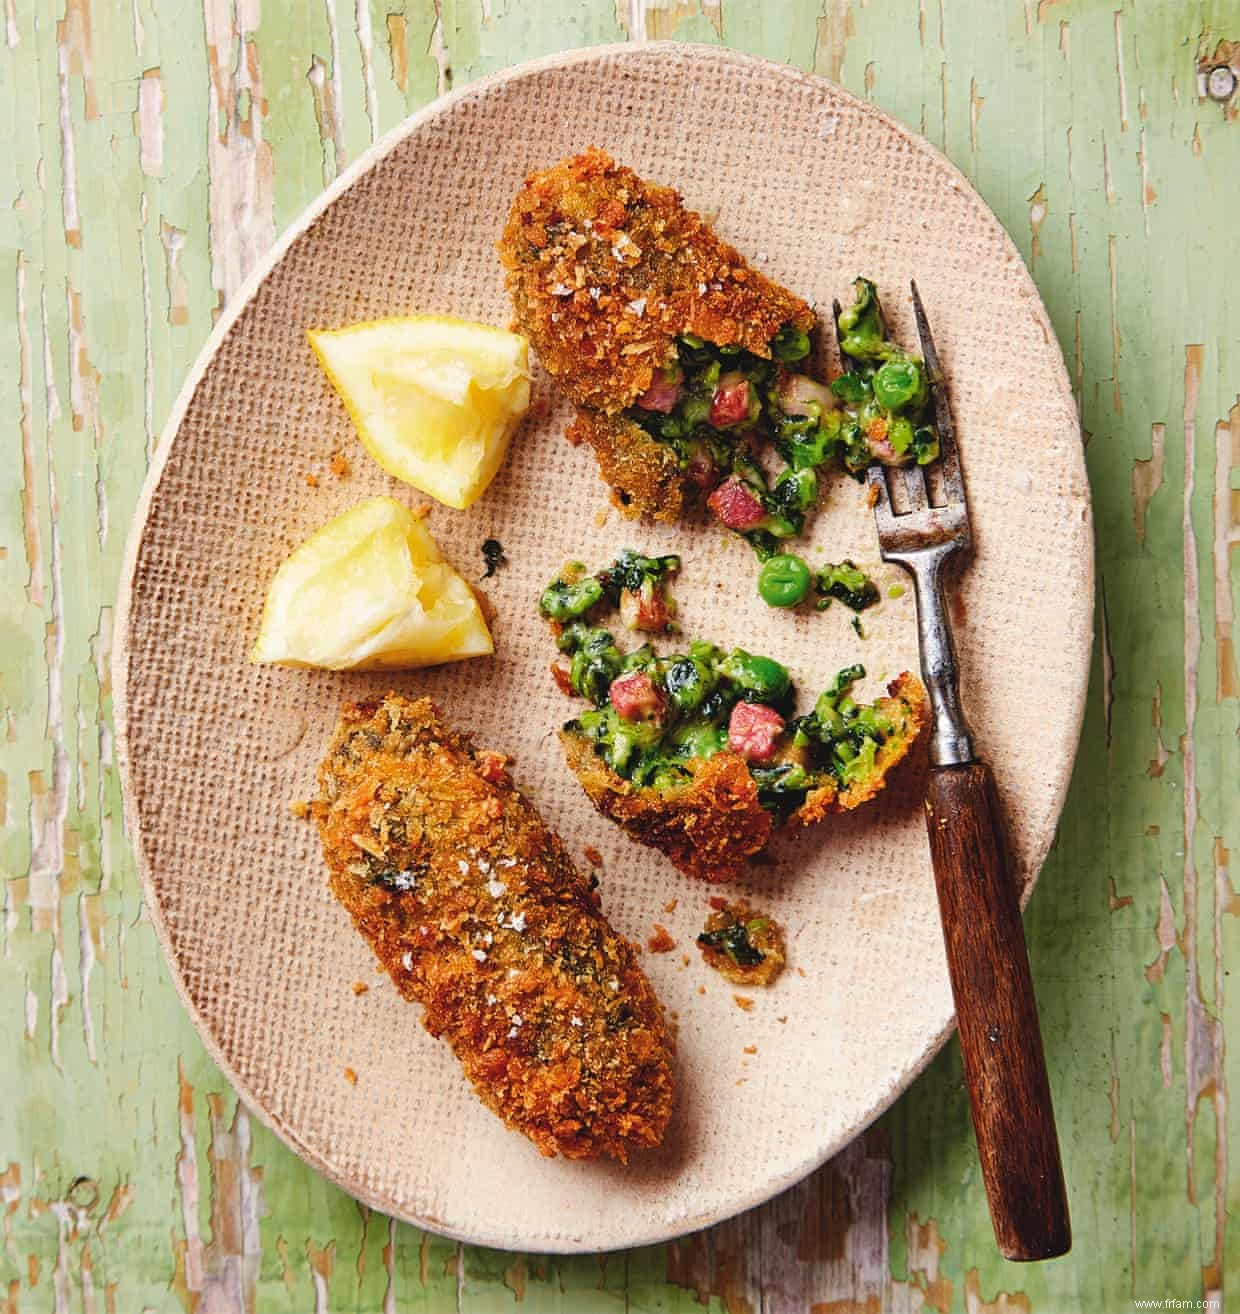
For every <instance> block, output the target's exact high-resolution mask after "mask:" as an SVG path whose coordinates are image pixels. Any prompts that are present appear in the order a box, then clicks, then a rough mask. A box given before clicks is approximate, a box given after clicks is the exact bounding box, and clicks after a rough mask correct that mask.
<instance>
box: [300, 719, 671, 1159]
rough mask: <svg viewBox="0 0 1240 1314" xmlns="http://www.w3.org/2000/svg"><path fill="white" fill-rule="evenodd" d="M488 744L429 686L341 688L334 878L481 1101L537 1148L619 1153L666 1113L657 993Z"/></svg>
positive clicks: (330, 761)
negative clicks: (383, 690)
mask: <svg viewBox="0 0 1240 1314" xmlns="http://www.w3.org/2000/svg"><path fill="white" fill-rule="evenodd" d="M495 758H496V755H494V754H488V753H487V752H486V751H485V750H478V751H475V749H474V748H473V745H472V742H471V740H470V738H469V737H468V736H466V735H461V734H457V733H455V732H454V731H452V730H450V729H449V728H448V727H447V726H445V725H444V724H443V722H442V721H441V720H440V717H439V713H438V710H437V709H436V707H435V706H434V704H433V703H432V702H431V701H430V700H429V699H427V698H420V699H417V700H410V699H408V698H404V697H401V696H400V695H397V694H389V695H388V696H387V697H386V698H382V699H372V700H369V701H367V702H362V703H352V704H346V705H345V707H344V709H343V712H342V715H341V719H340V722H339V724H338V726H337V728H336V732H335V734H334V736H333V738H332V741H331V744H330V746H329V748H328V752H327V755H326V757H325V758H324V761H323V764H322V766H321V767H320V769H319V795H318V798H317V799H316V800H315V801H314V803H313V804H312V809H311V810H312V812H313V815H314V816H315V819H316V820H317V822H318V824H319V829H320V834H321V837H322V842H323V852H324V856H325V858H326V860H327V865H328V868H329V873H330V884H331V889H332V892H333V894H335V896H336V898H337V899H339V901H340V902H341V903H342V904H343V905H344V907H345V909H346V910H347V911H348V913H349V915H350V917H351V918H352V920H353V923H354V925H355V927H356V928H357V930H358V931H359V932H360V933H361V935H362V936H363V938H364V939H365V940H366V941H367V943H368V944H369V945H370V947H371V948H372V949H373V951H374V953H375V955H376V957H377V958H378V959H379V962H380V964H381V965H382V967H383V969H384V970H385V971H386V972H387V973H388V975H389V976H390V977H391V978H392V981H393V983H394V984H395V986H396V988H397V990H398V991H399V992H400V993H401V995H403V996H404V997H405V998H406V999H410V1000H416V1001H417V1002H419V1003H421V1004H422V1005H423V1007H424V1009H425V1015H424V1017H423V1025H424V1026H425V1027H426V1029H427V1030H428V1031H429V1032H430V1033H431V1034H432V1035H433V1036H438V1037H442V1038H443V1039H444V1040H446V1041H447V1042H448V1043H449V1044H450V1045H451V1047H452V1049H453V1051H454V1052H455V1054H456V1056H457V1058H458V1059H459V1060H460V1062H461V1065H462V1067H463V1068H464V1070H465V1073H466V1075H467V1076H468V1077H469V1079H470V1081H471V1082H472V1084H473V1086H474V1088H475V1090H476V1091H477V1093H478V1096H479V1098H480V1099H481V1100H482V1101H483V1103H484V1104H486V1105H487V1106H488V1107H489V1108H490V1109H491V1110H492V1111H493V1112H495V1113H496V1114H498V1115H499V1116H500V1117H501V1118H502V1119H503V1120H504V1122H506V1123H507V1124H508V1125H509V1126H510V1127H513V1128H515V1129H516V1130H519V1131H521V1132H522V1133H524V1135H526V1136H527V1137H529V1139H530V1140H531V1141H533V1142H534V1144H535V1145H536V1146H537V1147H538V1149H539V1150H540V1151H541V1152H542V1153H543V1154H545V1155H555V1154H557V1153H558V1154H563V1155H565V1156H566V1157H568V1158H573V1159H590V1158H597V1157H600V1156H602V1155H607V1156H610V1157H612V1158H615V1159H619V1160H621V1161H624V1160H626V1159H627V1157H628V1155H629V1154H630V1153H631V1152H632V1151H633V1150H636V1149H640V1148H646V1147H651V1146H655V1145H658V1144H659V1143H660V1142H661V1141H662V1139H663V1135H664V1132H665V1130H666V1127H667V1123H668V1118H669V1116H670V1113H671V1108H672V1099H673V1079H672V1072H671V1058H670V1040H669V1036H668V1032H667V1024H666V1021H665V1019H664V1016H663V1010H662V1008H661V1006H660V1004H659V1001H658V999H657V998H656V997H655V994H654V991H653V990H652V989H651V986H650V983H649V981H647V979H646V977H645V974H644V973H643V972H642V971H641V968H640V967H639V966H638V964H637V959H636V955H635V952H634V949H633V946H632V945H631V944H630V943H629V942H628V941H627V940H625V939H624V938H623V937H622V936H620V935H618V934H617V933H616V932H615V931H613V930H612V929H611V928H610V927H609V926H608V925H607V923H606V921H605V920H604V919H603V916H602V914H601V912H600V911H599V908H598V897H597V895H596V894H594V893H593V892H592V891H591V889H590V887H589V885H588V884H587V882H586V881H585V880H584V879H583V878H582V877H581V875H580V874H579V873H578V872H577V870H576V868H575V867H574V865H573V863H572V860H571V858H570V857H569V855H568V852H567V850H566V849H565V847H564V845H563V843H562V842H561V841H560V839H559V837H558V836H557V835H556V834H555V833H554V832H553V831H551V830H550V829H549V828H548V827H547V826H546V825H545V824H544V822H543V821H542V819H541V818H540V817H539V815H538V812H537V810H536V809H535V808H534V806H533V805H532V804H531V803H530V802H529V800H528V799H526V798H525V797H524V796H523V795H522V794H521V793H520V792H519V791H518V790H516V789H515V788H514V787H513V786H512V783H511V781H510V779H509V777H508V775H507V773H506V772H505V771H503V770H499V771H496V770H495V769H494V767H495ZM480 857H481V858H482V859H483V861H482V862H480V861H479V858H480ZM484 863H485V866H484ZM497 875H502V876H503V881H502V882H499V881H497ZM392 877H395V878H397V879H396V880H395V881H393V880H392V879H391V878H392ZM501 885H502V887H503V888H502V889H500V888H499V886H501ZM500 900H503V902H502V904H501V903H500ZM485 927H489V928H492V929H491V930H490V931H489V932H488V934H489V937H490V938H485V937H484V938H482V939H481V940H480V939H479V934H480V933H481V931H482V929H483V928H485ZM480 945H485V948H480V947H479V946H480ZM514 1018H515V1019H517V1020H516V1021H514Z"/></svg>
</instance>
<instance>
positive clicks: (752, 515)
mask: <svg viewBox="0 0 1240 1314" xmlns="http://www.w3.org/2000/svg"><path fill="white" fill-rule="evenodd" d="M706 505H707V506H708V507H710V509H711V510H712V511H713V512H714V513H715V515H717V516H718V517H719V519H720V521H721V522H722V523H723V524H725V525H726V526H727V527H728V528H729V529H739V530H744V529H753V528H754V526H755V525H759V524H761V523H762V520H763V517H764V516H765V515H766V512H765V511H764V510H763V509H762V503H761V502H759V501H758V499H757V498H756V497H755V496H754V494H753V492H752V491H751V490H750V488H749V486H748V485H747V484H746V483H745V481H744V480H743V479H740V478H738V477H737V476H736V475H733V476H732V477H731V478H730V479H725V480H724V481H723V483H721V484H720V485H719V487H718V488H716V489H715V491H714V492H713V493H712V494H711V495H710V496H709V497H708V498H707V499H706Z"/></svg>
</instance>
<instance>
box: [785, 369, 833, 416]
mask: <svg viewBox="0 0 1240 1314" xmlns="http://www.w3.org/2000/svg"><path fill="white" fill-rule="evenodd" d="M813 402H817V403H818V405H819V406H820V407H821V408H822V413H823V414H824V415H825V414H826V413H827V412H828V411H832V410H834V409H835V396H834V394H833V393H832V391H831V389H830V388H828V387H827V385H826V384H825V383H819V382H818V380H817V379H811V378H810V377H809V375H808V374H789V375H787V377H786V378H785V379H784V381H783V382H782V383H781V384H780V385H779V404H780V406H781V407H782V408H783V411H784V414H785V415H809V414H810V404H811V403H813Z"/></svg>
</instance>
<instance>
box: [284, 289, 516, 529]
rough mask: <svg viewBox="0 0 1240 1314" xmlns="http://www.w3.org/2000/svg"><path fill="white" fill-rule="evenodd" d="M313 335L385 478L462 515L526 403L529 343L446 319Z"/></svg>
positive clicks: (418, 318)
mask: <svg viewBox="0 0 1240 1314" xmlns="http://www.w3.org/2000/svg"><path fill="white" fill-rule="evenodd" d="M307 336H308V338H309V339H310V345H311V347H313V348H314V351H315V353H316V354H317V356H318V358H319V361H320V362H321V364H322V366H323V368H324V370H326V371H327V377H328V378H329V379H330V380H331V381H332V383H333V385H334V386H335V388H336V391H337V392H339V394H340V396H341V397H342V398H343V399H344V404H345V406H346V407H348V410H349V415H350V416H351V417H352V419H353V423H354V425H355V426H356V427H357V432H358V436H359V437H360V438H361V440H362V443H363V445H364V446H365V448H366V450H367V451H368V452H369V453H370V454H371V456H373V457H374V458H375V460H376V461H378V462H379V464H380V465H381V466H382V467H383V468H384V469H385V470H386V471H387V472H388V474H390V475H395V476H396V478H397V479H403V480H404V481H405V483H407V484H412V485H413V487H414V488H417V489H420V490H421V491H422V492H424V493H428V494H429V495H430V496H431V497H433V498H436V499H437V500H438V501H440V502H444V503H446V504H447V505H448V506H451V507H456V508H457V509H458V510H462V509H464V508H465V507H467V506H469V505H470V504H471V503H473V502H475V501H476V500H477V499H478V498H479V497H481V496H482V494H483V493H484V492H485V491H486V488H487V485H488V484H489V483H490V482H491V480H492V479H493V478H494V477H495V473H496V471H497V470H498V469H499V467H500V464H501V462H502V461H503V459H504V455H505V453H506V452H507V450H508V441H509V439H510V438H511V437H512V433H513V430H514V429H515V428H516V427H517V424H518V423H519V422H520V419H521V417H522V416H523V415H524V414H525V412H526V410H527V408H528V407H529V404H530V370H529V343H528V342H527V341H526V339H525V338H523V337H521V336H520V335H519V334H516V333H507V332H505V331H504V330H503V329H497V328H491V327H490V326H489V325H486V324H475V323H472V322H471V321H469V320H464V319H452V318H450V317H448V316H444V315H413V316H410V317H408V318H405V319H380V320H373V321H371V322H370V323H366V324H354V325H352V326H351V327H349V328H343V329H323V330H316V329H312V330H310V332H309V333H308V334H307Z"/></svg>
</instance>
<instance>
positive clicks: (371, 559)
mask: <svg viewBox="0 0 1240 1314" xmlns="http://www.w3.org/2000/svg"><path fill="white" fill-rule="evenodd" d="M493 651H494V645H493V644H492V642H491V634H490V631H489V630H488V629H487V626H486V622H485V621H484V620H483V618H482V611H481V609H480V608H479V606H478V599H477V598H476V597H475V596H474V593H473V590H472V589H471V588H470V587H469V585H468V584H466V583H465V581H464V580H463V579H462V578H461V577H460V575H458V574H457V573H456V571H455V570H453V569H452V567H451V566H450V565H448V563H447V562H446V561H445V560H444V559H443V557H442V556H441V555H440V552H439V546H438V544H437V543H436V542H435V540H434V539H433V538H432V537H431V534H430V531H429V530H428V529H427V528H426V525H425V524H423V522H422V521H421V520H420V519H419V518H418V517H417V516H415V515H414V514H413V512H412V511H410V510H409V509H408V507H404V506H401V504H400V503H399V502H394V501H393V500H392V499H391V498H390V497H372V498H371V499H370V500H369V501H366V502H363V503H362V504H361V505H360V506H355V507H354V508H353V509H352V510H351V511H346V512H345V513H344V515H342V516H337V517H336V519H335V520H333V521H331V522H330V523H329V524H327V525H324V527H323V528H322V529H320V530H319V531H318V533H317V534H313V535H312V536H311V537H310V538H308V539H307V540H306V541H305V542H304V543H303V544H302V545H301V547H299V548H298V549H297V550H296V551H295V552H294V553H293V555H292V556H291V557H289V558H288V560H287V561H285V563H284V564H283V565H282V566H281V567H280V569H279V570H278V571H277V572H276V576H275V578H274V579H273V580H272V582H271V587H270V588H269V589H268V591H267V602H266V605H265V606H264V608H263V621H262V627H261V629H260V631H259V636H258V642H257V643H255V645H254V647H253V649H252V651H251V653H250V660H251V661H255V662H275V663H277V664H278V665H280V666H322V667H326V668H327V669H329V670H333V671H339V670H346V669H350V670H380V669H383V668H394V667H411V666H434V665H436V664H437V663H439V662H452V661H459V660H460V659H461V658H463V657H479V656H483V655H484V654H486V653H489V652H493Z"/></svg>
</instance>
